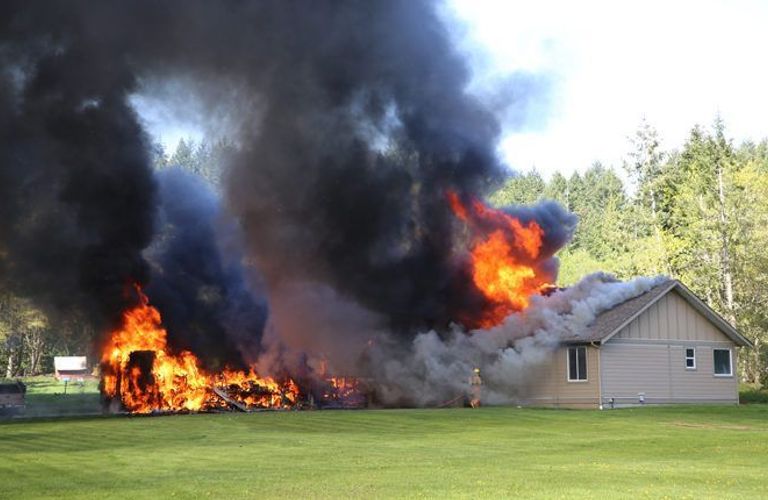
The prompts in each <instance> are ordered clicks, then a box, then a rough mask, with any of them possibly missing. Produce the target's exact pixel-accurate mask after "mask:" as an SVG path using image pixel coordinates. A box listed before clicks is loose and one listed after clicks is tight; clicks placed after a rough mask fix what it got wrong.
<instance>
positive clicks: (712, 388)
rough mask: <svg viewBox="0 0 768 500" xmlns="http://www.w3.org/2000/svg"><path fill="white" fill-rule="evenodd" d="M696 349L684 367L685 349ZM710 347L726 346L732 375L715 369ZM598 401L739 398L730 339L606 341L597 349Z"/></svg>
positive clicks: (722, 400) (721, 400)
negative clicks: (692, 362)
mask: <svg viewBox="0 0 768 500" xmlns="http://www.w3.org/2000/svg"><path fill="white" fill-rule="evenodd" d="M688 347H693V348H695V349H696V368H695V369H693V370H689V369H686V367H685V349H686V348H688ZM714 348H730V349H731V353H732V363H731V370H732V371H733V375H732V376H729V377H726V376H716V375H715V374H714V358H713V352H712V350H713V349H714ZM601 365H602V392H603V403H604V404H605V405H608V404H610V401H611V398H613V400H614V403H615V404H616V405H619V406H621V405H626V404H638V403H639V400H640V395H641V394H642V395H643V399H644V402H645V403H649V404H661V403H738V399H739V398H738V377H737V376H736V366H737V351H736V348H735V346H734V344H733V343H731V342H722V343H704V342H699V341H686V342H681V343H672V342H663V341H657V342H641V341H635V342H626V341H621V340H612V341H609V342H608V343H607V344H606V345H604V346H603V347H602V350H601Z"/></svg>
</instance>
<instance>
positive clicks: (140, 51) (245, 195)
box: [0, 0, 642, 413]
mask: <svg viewBox="0 0 768 500" xmlns="http://www.w3.org/2000/svg"><path fill="white" fill-rule="evenodd" d="M105 27H108V29H105ZM139 34H140V35H139ZM0 68H2V69H0V218H2V221H3V224H1V225H0V286H2V287H3V288H6V289H7V290H9V291H10V292H11V293H14V294H18V295H20V296H24V297H28V298H30V299H31V300H32V301H34V303H35V304H36V305H38V306H39V307H40V308H42V309H44V310H45V312H46V314H47V315H48V316H49V317H50V318H51V320H52V322H54V323H55V322H57V321H66V320H67V319H68V318H71V317H77V318H86V322H87V326H88V331H93V332H96V333H95V334H94V336H93V339H92V341H93V344H94V345H97V346H100V352H101V354H102V368H103V369H102V372H103V393H104V396H105V398H106V399H107V400H109V401H111V402H112V404H113V406H116V407H120V408H123V409H125V410H128V411H131V412H142V413H146V412H151V411H170V412H176V411H199V410H205V409H217V408H226V407H232V406H234V407H237V408H241V409H243V408H245V409H253V408H292V407H298V406H301V405H303V404H305V403H306V402H308V401H310V402H311V401H314V402H316V403H317V404H322V403H325V404H328V405H336V406H341V407H345V406H349V405H353V404H357V403H355V402H360V401H363V400H368V399H373V400H374V401H376V402H377V403H378V404H382V405H428V404H436V403H438V402H440V401H443V400H445V399H448V398H449V397H454V396H455V394H456V393H457V392H458V391H462V390H466V388H467V387H466V384H467V382H466V380H467V375H468V374H469V373H470V372H471V369H472V367H473V366H483V369H484V373H485V374H486V375H487V377H486V378H487V380H488V381H489V382H488V384H489V386H490V387H491V388H492V391H493V392H492V394H493V398H494V401H511V400H513V399H514V397H515V394H516V390H517V387H518V386H519V384H520V383H522V381H523V380H524V375H525V367H526V366H527V364H529V363H536V362H541V361H542V360H543V359H544V358H545V355H546V353H548V352H550V351H551V348H552V345H555V344H556V339H557V335H558V332H561V331H564V330H569V329H572V328H575V326H572V327H568V326H567V325H565V323H568V322H571V323H569V324H572V325H579V324H582V323H583V318H587V317H589V314H593V313H594V312H595V311H596V310H597V309H598V307H597V306H596V305H595V304H598V305H600V307H603V306H605V305H606V304H610V303H611V300H614V299H615V300H619V299H620V298H621V297H624V296H625V295H626V293H625V292H623V291H620V290H625V289H621V288H620V287H619V288H617V287H615V286H614V284H611V282H610V281H609V280H605V279H603V278H600V279H596V278H592V279H588V280H585V281H584V282H583V284H580V285H578V286H576V287H574V289H573V290H570V291H566V292H558V293H553V294H549V296H547V297H544V296H542V295H541V294H542V293H546V292H548V291H551V290H552V289H553V286H554V284H555V283H557V268H558V262H557V258H556V257H555V256H554V255H555V253H556V252H557V250H558V249H560V248H561V247H562V246H563V245H564V244H565V243H567V241H568V240H569V239H570V237H571V235H572V234H573V231H574V228H575V224H576V220H575V217H574V216H573V215H572V214H569V213H568V212H567V211H565V210H564V209H563V208H562V207H561V206H560V205H558V204H556V203H552V202H542V203H539V204H537V205H535V206H531V207H507V208H504V209H496V208H489V207H487V206H485V205H483V204H482V203H481V201H480V200H482V199H483V198H484V196H485V195H487V194H488V193H489V192H490V191H491V190H492V189H494V188H495V187H497V186H498V185H499V183H500V182H502V181H503V180H504V178H505V176H506V175H507V174H506V171H505V169H504V167H503V165H501V164H500V162H499V161H498V159H497V156H496V149H497V142H498V138H499V133H500V130H501V127H500V124H499V123H498V122H497V119H496V117H495V116H494V114H493V113H492V111H491V110H490V109H489V108H488V107H487V106H486V105H485V104H483V102H481V100H480V99H479V98H478V97H477V96H476V95H473V94H471V93H470V92H468V90H467V89H468V87H469V83H470V76H471V75H470V72H469V70H468V68H467V67H466V65H465V63H464V61H463V59H462V57H461V56H460V54H459V52H458V51H457V50H456V49H455V48H454V46H453V44H452V42H451V39H450V37H449V34H448V31H447V28H446V22H445V20H444V19H443V18H442V17H441V15H439V14H438V9H437V7H436V6H435V5H433V4H431V3H430V2H414V1H412V0H380V1H378V0H373V1H367V2H336V1H327V2H326V1H320V2H311V5H310V6H308V5H307V3H303V2H293V1H287V2H261V1H226V0H225V1H222V2H208V1H203V0H184V1H182V0H169V1H165V2H162V3H157V2H152V1H148V0H139V1H136V2H121V1H117V0H115V1H109V0H107V1H101V2H97V3H86V2H72V1H65V0H52V1H49V2H45V3H42V2H40V3H38V2H26V1H21V0H9V1H5V2H2V3H0ZM514 81H515V82H516V85H526V88H525V89H523V90H524V92H521V93H519V95H521V96H525V98H531V99H532V98H535V96H536V92H537V91H536V85H535V82H537V81H539V80H538V79H537V78H536V76H535V75H525V74H519V75H515V78H514ZM169 88H170V89H171V90H170V91H169V90H168V89H169ZM512 90H514V92H511V94H513V95H518V93H517V92H516V90H517V89H512ZM179 96H183V97H179ZM142 97H144V98H147V97H153V98H156V99H157V98H164V99H165V100H166V101H168V103H169V106H172V105H180V104H179V102H177V101H181V103H182V104H184V105H186V104H188V103H190V102H193V101H194V102H195V103H196V106H197V107H198V108H199V110H200V113H199V115H200V116H203V117H206V118H211V119H213V117H222V116H223V117H225V118H224V119H222V120H223V121H222V120H220V121H219V122H216V123H215V124H214V123H210V124H209V123H203V124H202V125H203V127H206V126H208V130H209V131H210V132H212V133H213V132H215V133H223V134H225V135H226V136H227V137H228V138H230V139H232V141H233V143H234V144H235V147H234V148H233V151H232V152H231V154H230V155H228V156H227V158H226V159H225V160H222V161H223V162H224V164H223V165H221V167H222V172H223V173H222V183H221V185H220V186H216V187H215V188H212V187H211V186H208V185H206V184H205V183H203V182H202V181H200V180H199V179H198V178H196V177H195V176H194V175H192V174H190V173H188V172H181V171H180V170H178V169H173V168H171V169H163V170H160V171H158V170H155V169H153V168H152V161H151V158H152V151H153V147H152V145H151V143H152V140H151V139H150V138H149V136H148V134H147V132H146V126H145V125H146V124H145V121H144V119H143V118H142V115H141V112H142V110H141V107H140V106H139V105H137V104H136V103H137V102H140V101H141V99H140V98H142ZM517 104H524V103H518V102H516V101H514V100H513V101H512V102H511V103H510V105H512V106H515V105H517ZM52 283H55V285H56V286H51V285H52ZM126 284H135V285H128V286H127V285H126ZM126 287H127V288H128V292H127V293H126ZM641 288H642V287H641V286H639V285H638V286H633V285H632V286H629V287H628V288H626V290H633V291H634V292H636V293H640V292H639V291H638V290H640V289H641ZM611 290H613V292H615V293H613V295H611V294H610V293H609V292H610V291H611ZM608 295H611V296H612V297H613V298H614V299H611V300H608V299H605V296H608ZM595 297H598V299H595ZM600 297H602V298H600ZM584 311H590V313H589V314H586V313H584ZM161 312H162V321H161ZM578 318H581V319H579V320H578V321H577V319H578ZM542 339H546V341H544V340H542Z"/></svg>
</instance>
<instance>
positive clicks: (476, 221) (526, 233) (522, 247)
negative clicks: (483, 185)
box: [448, 191, 551, 328]
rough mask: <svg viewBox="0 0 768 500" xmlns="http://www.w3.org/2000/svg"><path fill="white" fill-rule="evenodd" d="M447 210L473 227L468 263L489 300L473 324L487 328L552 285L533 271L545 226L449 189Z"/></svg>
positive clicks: (474, 280) (479, 286) (475, 281)
mask: <svg viewBox="0 0 768 500" xmlns="http://www.w3.org/2000/svg"><path fill="white" fill-rule="evenodd" d="M448 202H449V204H450V206H451V210H452V211H453V213H454V214H455V215H456V217H458V218H459V219H460V220H462V221H463V222H465V223H466V224H467V225H468V227H469V228H470V229H471V241H470V264H471V269H472V281H473V282H474V285H475V287H476V288H477V289H478V290H479V291H480V292H481V293H482V294H483V296H484V297H485V298H486V299H487V301H488V307H487V308H486V310H485V311H483V312H482V314H481V316H480V317H479V318H472V320H471V322H472V323H474V324H473V325H471V326H480V327H482V328H488V327H491V326H494V325H497V324H499V323H501V322H502V321H503V320H504V318H506V317H507V316H508V315H509V314H511V313H513V312H515V311H521V310H523V309H525V308H527V307H528V304H529V303H530V297H531V296H532V295H536V294H539V293H541V291H542V290H543V289H545V288H548V287H550V286H551V285H549V284H548V283H547V281H546V280H547V278H546V276H545V274H544V273H542V272H540V271H538V270H537V264H538V263H539V261H540V260H541V257H542V256H541V249H542V245H543V241H544V230H543V229H542V228H541V226H540V225H539V224H538V223H537V222H536V221H534V220H531V221H528V222H526V223H523V222H522V221H520V220H519V219H518V218H516V217H513V216H512V215H509V214H507V213H506V212H503V211H501V210H496V209H493V208H489V207H486V206H485V205H483V204H482V203H481V202H480V201H478V200H472V202H471V204H470V205H469V206H468V205H466V204H464V203H463V202H462V201H461V199H460V198H459V195H458V194H457V193H456V192H454V191H450V192H448Z"/></svg>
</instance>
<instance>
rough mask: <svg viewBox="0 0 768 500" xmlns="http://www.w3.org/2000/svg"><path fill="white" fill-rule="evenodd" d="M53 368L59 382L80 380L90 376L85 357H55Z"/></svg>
mask: <svg viewBox="0 0 768 500" xmlns="http://www.w3.org/2000/svg"><path fill="white" fill-rule="evenodd" d="M53 368H54V370H55V372H56V378H57V379H58V380H73V379H75V380H80V379H84V378H87V377H88V376H89V372H88V360H87V359H86V357H85V356H55V357H54V358H53Z"/></svg>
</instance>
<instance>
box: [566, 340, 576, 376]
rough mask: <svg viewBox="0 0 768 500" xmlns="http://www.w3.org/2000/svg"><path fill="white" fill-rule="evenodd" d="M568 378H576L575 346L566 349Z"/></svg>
mask: <svg viewBox="0 0 768 500" xmlns="http://www.w3.org/2000/svg"><path fill="white" fill-rule="evenodd" d="M568 378H569V379H571V380H577V376H576V348H575V347H571V348H569V349H568Z"/></svg>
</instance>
